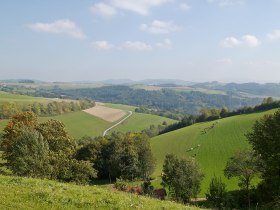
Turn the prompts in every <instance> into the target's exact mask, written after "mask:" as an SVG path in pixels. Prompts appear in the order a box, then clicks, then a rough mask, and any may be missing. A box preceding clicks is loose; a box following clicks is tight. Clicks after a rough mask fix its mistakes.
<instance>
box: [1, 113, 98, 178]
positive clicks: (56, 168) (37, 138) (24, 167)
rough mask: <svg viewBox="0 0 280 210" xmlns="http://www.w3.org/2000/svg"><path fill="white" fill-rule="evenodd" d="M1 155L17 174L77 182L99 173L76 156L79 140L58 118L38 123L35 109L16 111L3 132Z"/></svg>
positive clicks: (87, 162)
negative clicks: (70, 133)
mask: <svg viewBox="0 0 280 210" xmlns="http://www.w3.org/2000/svg"><path fill="white" fill-rule="evenodd" d="M1 150H3V155H2V158H3V159H4V160H5V161H6V163H5V166H6V167H7V168H8V169H10V170H11V172H12V173H13V174H15V175H19V176H29V177H37V178H49V179H56V180H61V181H73V182H78V183H85V182H88V181H89V180H90V179H91V178H93V177H95V176H96V171H95V170H94V169H93V167H92V163H90V162H89V161H80V160H77V159H76V158H75V152H76V144H75V141H74V139H72V138H71V137H70V136H69V135H68V133H67V132H66V131H65V128H64V125H63V124H62V123H61V122H59V121H57V120H49V121H47V122H44V123H38V120H37V116H36V115H35V114H34V113H33V112H22V113H17V114H16V115H14V116H13V118H12V119H11V120H10V121H9V123H8V124H7V126H6V127H5V129H4V134H3V136H2V142H1Z"/></svg>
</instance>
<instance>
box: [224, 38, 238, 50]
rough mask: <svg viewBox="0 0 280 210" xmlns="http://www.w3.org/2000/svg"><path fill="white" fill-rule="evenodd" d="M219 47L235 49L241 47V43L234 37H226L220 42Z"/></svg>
mask: <svg viewBox="0 0 280 210" xmlns="http://www.w3.org/2000/svg"><path fill="white" fill-rule="evenodd" d="M220 45H221V46H222V47H225V48H235V47H238V46H240V45H241V42H240V41H239V40H238V39H236V38H235V37H227V38H225V39H224V40H222V41H221V42H220Z"/></svg>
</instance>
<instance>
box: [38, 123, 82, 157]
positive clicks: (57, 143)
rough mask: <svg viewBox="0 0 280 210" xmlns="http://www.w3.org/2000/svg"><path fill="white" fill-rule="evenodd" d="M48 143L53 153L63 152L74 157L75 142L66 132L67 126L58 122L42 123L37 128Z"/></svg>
mask: <svg viewBox="0 0 280 210" xmlns="http://www.w3.org/2000/svg"><path fill="white" fill-rule="evenodd" d="M36 129H37V130H38V131H39V133H40V134H41V135H42V136H43V137H44V139H45V140H46V141H47V142H48V144H49V147H50V150H51V151H52V152H59V151H62V152H63V153H67V154H69V155H72V154H73V152H74V150H75V146H76V145H75V142H74V140H73V139H72V138H71V137H70V136H69V134H68V132H67V131H66V130H65V126H64V124H63V123H62V122H60V121H58V120H54V119H51V120H48V121H47V122H44V123H41V124H39V125H38V126H37V128H36Z"/></svg>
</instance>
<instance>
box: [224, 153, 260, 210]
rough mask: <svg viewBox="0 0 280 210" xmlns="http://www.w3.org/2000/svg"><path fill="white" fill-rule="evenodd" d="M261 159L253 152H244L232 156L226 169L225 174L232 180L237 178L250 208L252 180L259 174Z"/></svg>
mask: <svg viewBox="0 0 280 210" xmlns="http://www.w3.org/2000/svg"><path fill="white" fill-rule="evenodd" d="M259 171H260V158H259V156H257V155H256V154H255V153H254V151H252V150H242V151H239V152H236V153H235V154H234V156H232V157H231V158H230V159H229V160H228V162H227V164H226V167H225V170H224V174H225V176H226V177H227V178H228V179H230V178H232V177H237V178H238V179H239V183H238V185H239V187H240V188H241V189H244V190H245V192H246V194H247V201H248V207H249V208H250V189H251V186H252V185H251V184H252V180H253V178H254V177H256V176H257V175H258V174H259Z"/></svg>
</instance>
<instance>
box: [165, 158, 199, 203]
mask: <svg viewBox="0 0 280 210" xmlns="http://www.w3.org/2000/svg"><path fill="white" fill-rule="evenodd" d="M202 179H203V174H202V173H201V171H200V169H199V168H198V165H197V164H196V163H195V162H194V161H193V160H191V159H185V158H178V157H177V156H175V155H173V154H168V155H166V158H165V161H164V164H163V176H162V185H163V186H165V187H166V186H167V187H168V188H169V192H170V194H171V197H173V199H175V200H177V201H181V202H184V203H187V202H189V201H190V199H191V197H192V196H193V197H196V196H197V194H198V193H199V191H200V183H201V181H202Z"/></svg>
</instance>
